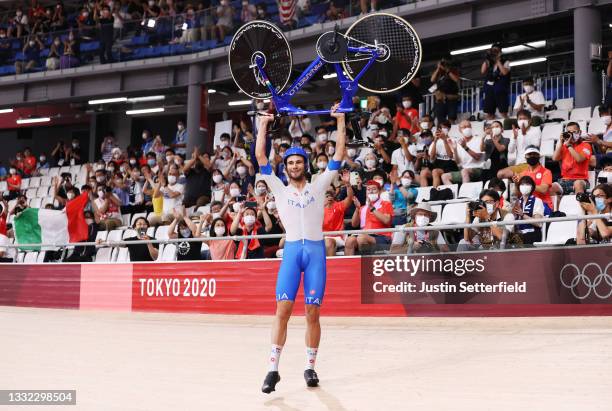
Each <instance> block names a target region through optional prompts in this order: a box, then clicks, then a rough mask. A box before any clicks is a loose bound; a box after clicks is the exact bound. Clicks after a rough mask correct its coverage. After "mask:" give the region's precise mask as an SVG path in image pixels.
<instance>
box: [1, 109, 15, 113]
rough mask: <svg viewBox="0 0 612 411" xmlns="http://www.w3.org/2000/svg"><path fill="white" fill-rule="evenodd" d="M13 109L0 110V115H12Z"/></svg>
mask: <svg viewBox="0 0 612 411" xmlns="http://www.w3.org/2000/svg"><path fill="white" fill-rule="evenodd" d="M12 112H13V109H12V108H3V109H0V114H6V113H12Z"/></svg>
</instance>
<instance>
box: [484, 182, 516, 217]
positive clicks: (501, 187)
mask: <svg viewBox="0 0 612 411" xmlns="http://www.w3.org/2000/svg"><path fill="white" fill-rule="evenodd" d="M487 184H488V185H487ZM485 188H488V189H489V190H495V191H497V194H499V208H502V209H504V210H506V211H511V210H512V205H511V204H510V203H509V202H507V201H505V198H504V193H506V183H504V180H500V179H499V178H497V177H493V178H491V179H490V180H489V181H488V182H487V183H486V184H485Z"/></svg>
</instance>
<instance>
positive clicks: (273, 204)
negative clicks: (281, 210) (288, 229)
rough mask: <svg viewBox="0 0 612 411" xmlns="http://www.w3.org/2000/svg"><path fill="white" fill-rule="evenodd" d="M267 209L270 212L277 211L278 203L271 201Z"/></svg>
mask: <svg viewBox="0 0 612 411" xmlns="http://www.w3.org/2000/svg"><path fill="white" fill-rule="evenodd" d="M266 207H267V208H268V210H270V211H272V210H275V209H276V203H275V202H274V201H269V202H268V204H266Z"/></svg>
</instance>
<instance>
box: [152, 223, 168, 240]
mask: <svg viewBox="0 0 612 411" xmlns="http://www.w3.org/2000/svg"><path fill="white" fill-rule="evenodd" d="M168 227H170V226H167V225H160V226H159V227H157V231H155V238H156V239H157V240H167V239H168Z"/></svg>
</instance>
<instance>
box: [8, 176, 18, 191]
mask: <svg viewBox="0 0 612 411" xmlns="http://www.w3.org/2000/svg"><path fill="white" fill-rule="evenodd" d="M6 182H7V184H8V185H9V187H8V189H9V191H19V190H21V176H20V175H19V174H13V175H11V176H9V178H7V179H6ZM11 184H12V185H14V186H17V188H15V187H11Z"/></svg>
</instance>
